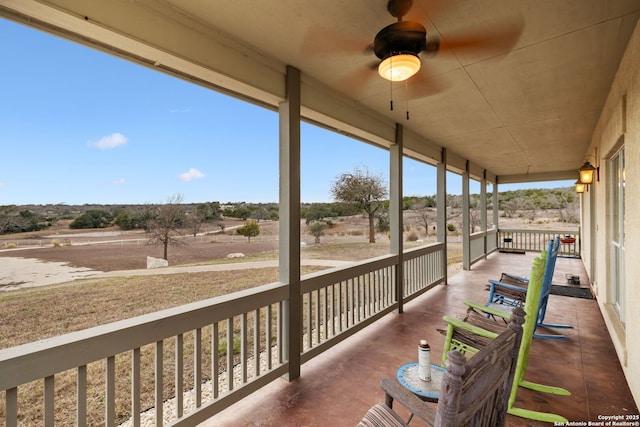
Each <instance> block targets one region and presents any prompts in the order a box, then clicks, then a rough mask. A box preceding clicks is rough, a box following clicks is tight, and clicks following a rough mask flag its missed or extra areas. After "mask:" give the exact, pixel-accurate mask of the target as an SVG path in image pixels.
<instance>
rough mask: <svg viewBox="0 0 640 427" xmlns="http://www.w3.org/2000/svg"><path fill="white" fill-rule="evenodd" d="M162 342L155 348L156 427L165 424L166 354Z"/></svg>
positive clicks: (157, 343)
mask: <svg viewBox="0 0 640 427" xmlns="http://www.w3.org/2000/svg"><path fill="white" fill-rule="evenodd" d="M162 352H163V342H162V340H160V341H157V342H156V348H155V370H154V372H155V382H156V387H155V416H156V426H158V427H162V425H163V423H164V419H163V408H162V402H163V401H164V397H163V394H164V381H163V374H164V372H163V371H164V370H163V366H164V354H163V353H162Z"/></svg>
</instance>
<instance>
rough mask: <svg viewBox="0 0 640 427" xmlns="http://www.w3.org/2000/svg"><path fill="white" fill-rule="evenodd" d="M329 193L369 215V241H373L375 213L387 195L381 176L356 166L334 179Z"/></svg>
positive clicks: (374, 239)
mask: <svg viewBox="0 0 640 427" xmlns="http://www.w3.org/2000/svg"><path fill="white" fill-rule="evenodd" d="M331 194H333V197H334V198H335V199H336V200H338V201H341V202H345V203H350V204H353V205H355V206H357V207H358V209H359V210H360V211H363V212H364V213H365V214H366V215H367V216H368V217H369V243H375V242H376V237H375V226H374V222H375V215H376V212H378V210H379V209H380V208H381V207H382V206H383V205H384V200H383V199H384V198H385V197H386V196H387V188H386V184H385V182H384V180H383V179H382V177H380V176H372V175H369V171H368V170H366V169H365V170H360V169H358V168H356V170H355V171H354V172H353V173H344V174H342V175H340V176H339V177H338V178H337V179H336V181H335V182H334V183H333V185H332V187H331Z"/></svg>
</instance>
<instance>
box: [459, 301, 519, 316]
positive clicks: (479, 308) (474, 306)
mask: <svg viewBox="0 0 640 427" xmlns="http://www.w3.org/2000/svg"><path fill="white" fill-rule="evenodd" d="M464 304H465V305H466V306H467V307H469V308H471V309H474V310H476V311H481V312H483V313H485V314H489V315H491V316H498V317H500V318H502V319H510V318H511V310H509V313H506V312H504V311H502V310H497V309H495V308H492V307H487V306H486V305H482V304H478V303H476V302H473V301H465V302H464Z"/></svg>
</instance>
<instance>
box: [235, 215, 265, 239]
mask: <svg viewBox="0 0 640 427" xmlns="http://www.w3.org/2000/svg"><path fill="white" fill-rule="evenodd" d="M236 233H238V234H240V235H241V236H245V237H246V238H247V239H249V243H251V238H252V237H255V236H257V235H258V234H260V225H258V222H257V221H253V220H252V221H247V222H245V224H244V225H243V226H242V227H240V228H237V229H236Z"/></svg>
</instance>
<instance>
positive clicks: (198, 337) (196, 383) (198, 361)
mask: <svg viewBox="0 0 640 427" xmlns="http://www.w3.org/2000/svg"><path fill="white" fill-rule="evenodd" d="M193 391H194V392H195V398H196V402H195V403H196V408H199V407H200V406H202V329H201V328H197V329H196V330H195V331H193Z"/></svg>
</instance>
